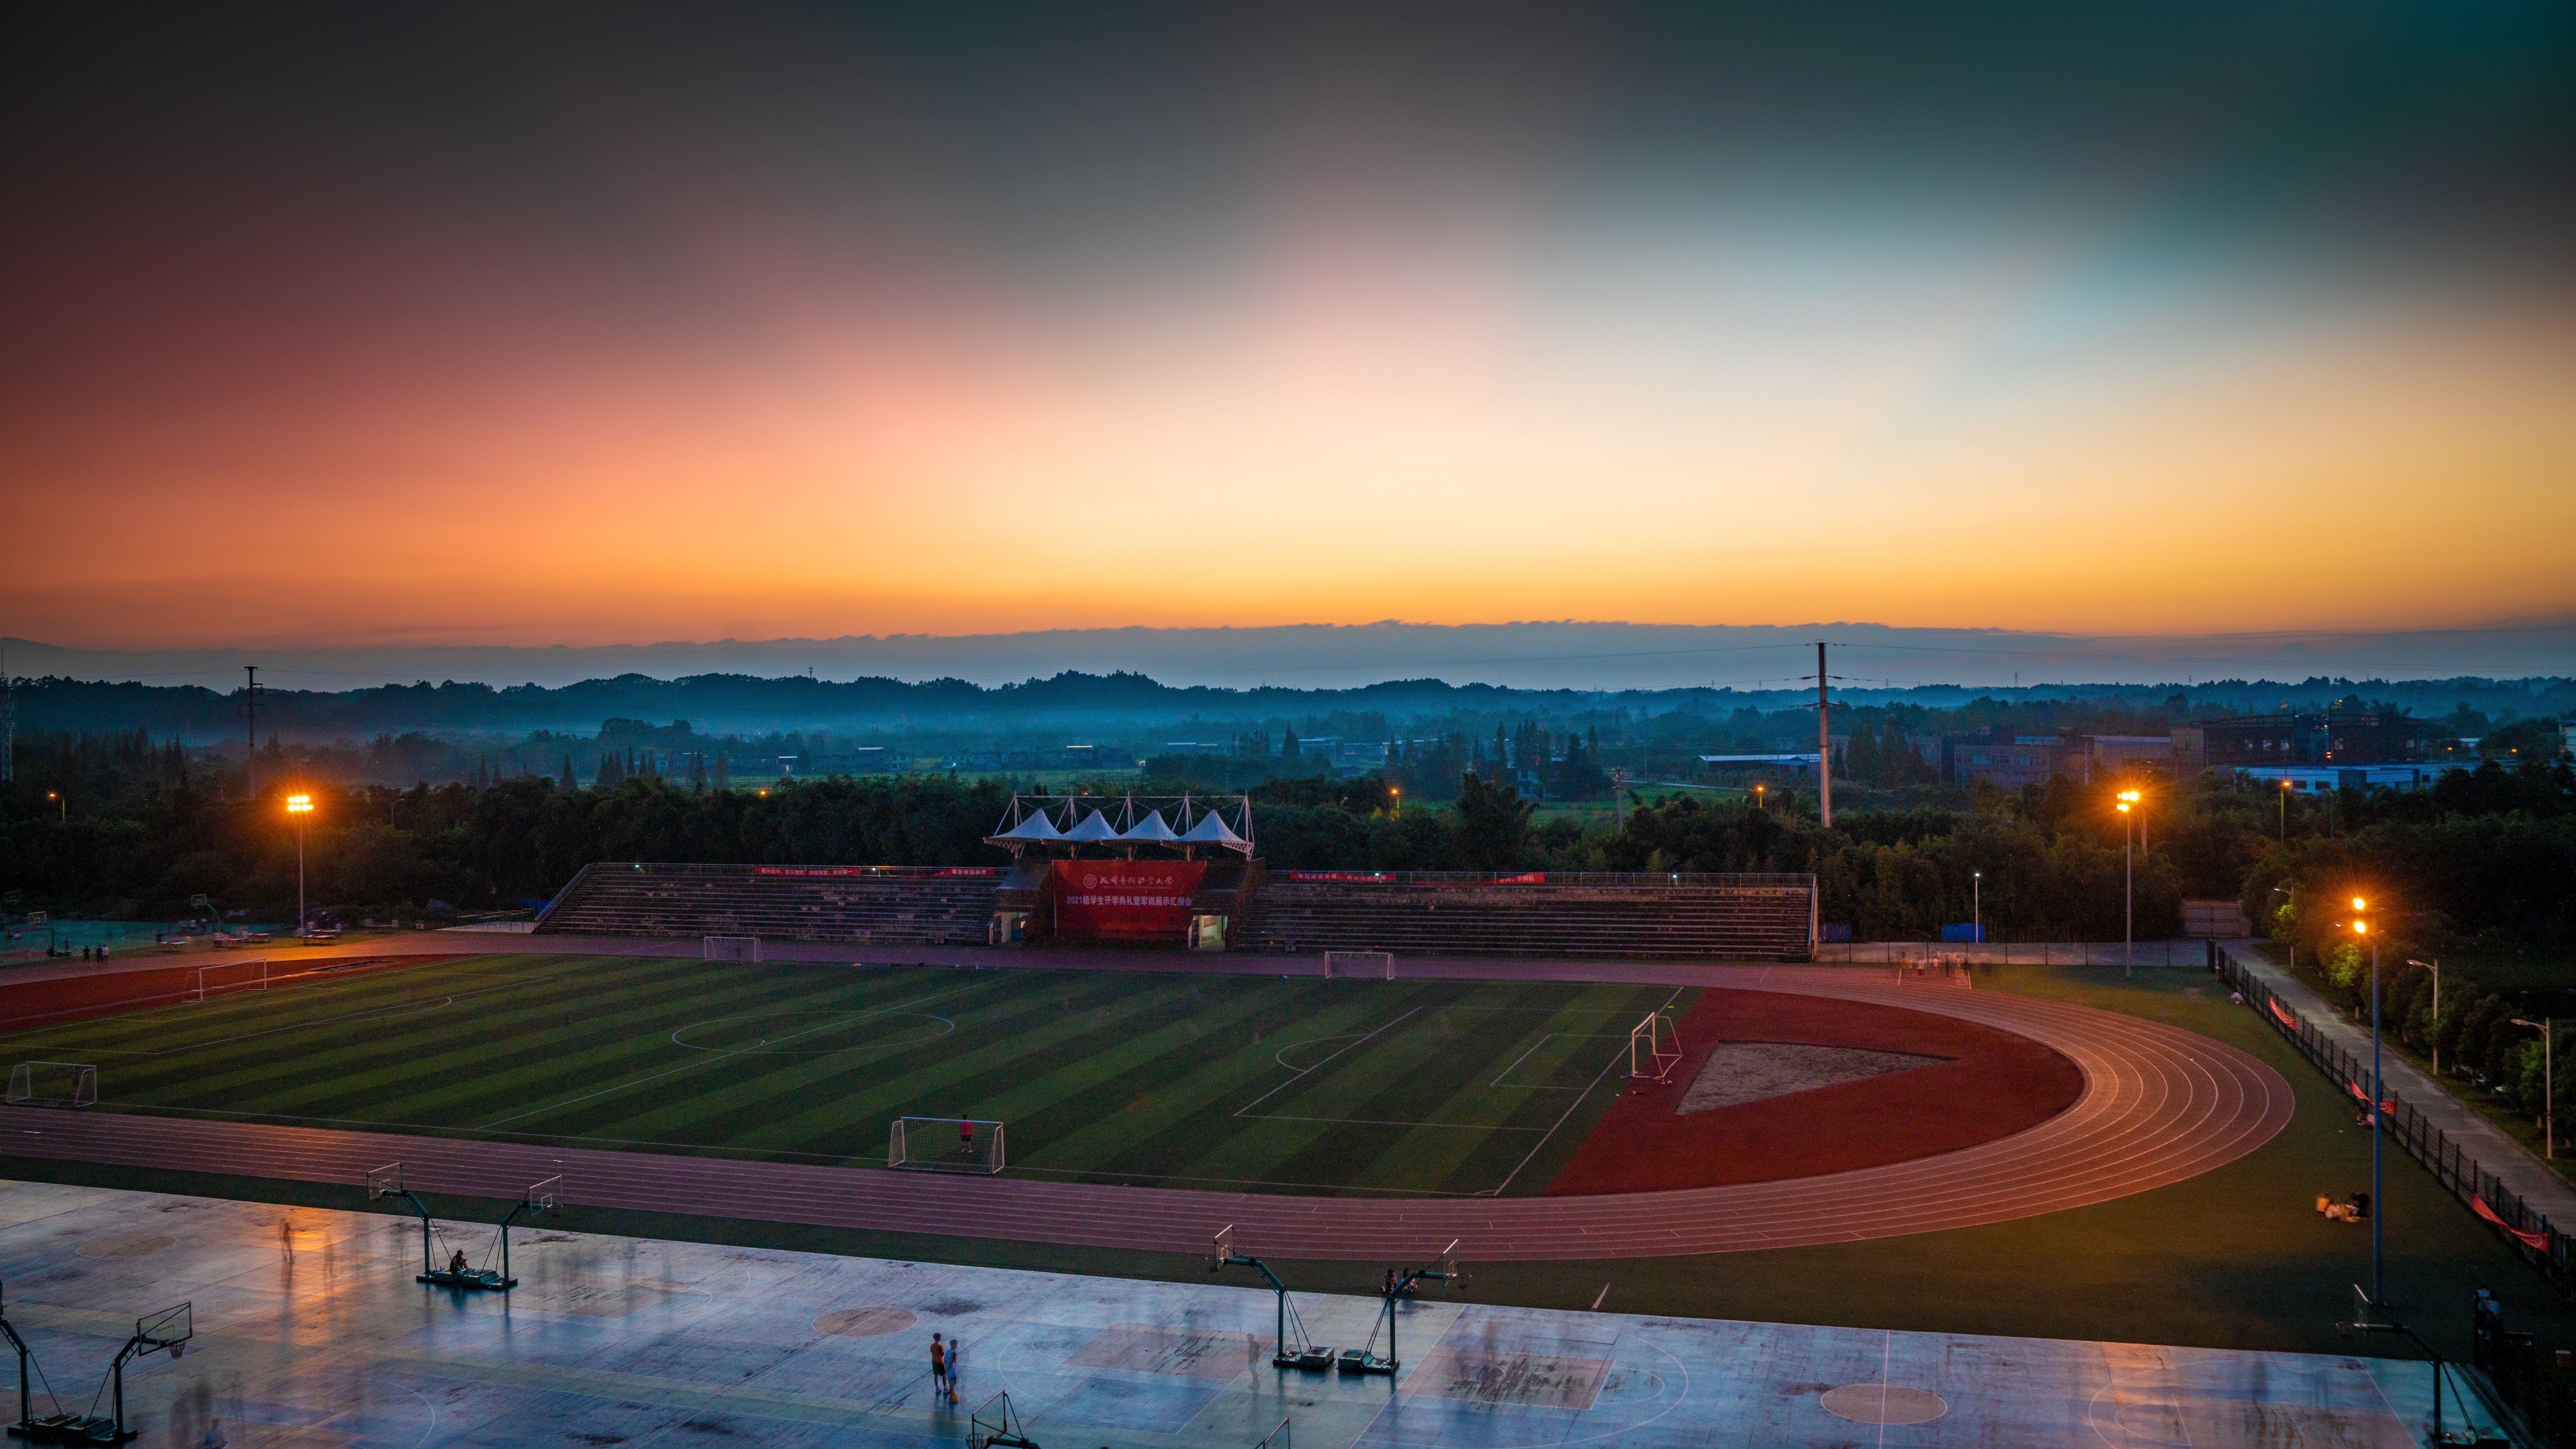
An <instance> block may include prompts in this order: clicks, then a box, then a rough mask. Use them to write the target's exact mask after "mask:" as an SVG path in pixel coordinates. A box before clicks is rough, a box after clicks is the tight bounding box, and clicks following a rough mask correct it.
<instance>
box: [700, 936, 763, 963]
mask: <svg viewBox="0 0 2576 1449" xmlns="http://www.w3.org/2000/svg"><path fill="white" fill-rule="evenodd" d="M706 959H707V960H709V961H757V960H759V959H760V938H759V937H758V936H709V937H707V954H706Z"/></svg>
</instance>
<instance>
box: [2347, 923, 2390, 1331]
mask: <svg viewBox="0 0 2576 1449" xmlns="http://www.w3.org/2000/svg"><path fill="white" fill-rule="evenodd" d="M2352 908H2353V911H2354V912H2355V919H2354V921H2353V923H2352V929H2353V934H2355V935H2357V936H2360V937H2363V938H2364V939H2366V940H2368V941H2369V942H2370V1301H2371V1302H2373V1303H2381V1302H2385V1301H2386V1300H2387V1286H2388V1285H2387V1282H2386V1280H2385V1276H2384V1273H2383V1267H2382V1265H2383V1259H2382V1256H2381V1252H2380V1248H2381V1242H2382V1237H2381V1229H2382V1227H2383V1226H2384V1225H2385V1224H2386V1222H2387V1219H2388V1195H2387V1194H2385V1193H2383V1192H2381V1191H2380V1190H2379V1145H2380V1139H2381V1138H2383V1137H2384V1136H2386V1135H2387V1127H2386V1124H2385V1122H2384V1121H2383V1120H2382V1119H2384V1118H2385V1117H2387V1115H2388V1114H2387V1113H2386V1112H2384V1111H2382V1110H2380V1109H2381V1104H2383V1103H2385V1102H2386V1101H2387V1100H2388V1088H2387V1087H2386V1086H2385V1085H2384V1084H2383V1083H2382V1082H2381V1080H2380V1076H2379V939H2378V938H2377V937H2375V936H2372V935H2371V934H2370V922H2368V921H2366V920H2362V919H2359V913H2360V912H2362V911H2365V910H2367V909H2369V906H2368V904H2367V903H2366V902H2364V901H2363V900H2362V898H2361V897H2359V896H2354V897H2353V898H2352Z"/></svg>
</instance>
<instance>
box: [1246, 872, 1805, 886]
mask: <svg viewBox="0 0 2576 1449" xmlns="http://www.w3.org/2000/svg"><path fill="white" fill-rule="evenodd" d="M1270 881H1271V883H1272V884H1274V885H1277V884H1287V885H1299V884H1304V883H1307V882H1316V883H1331V882H1343V883H1350V884H1358V885H1439V886H1474V885H1551V886H1664V887H1668V888H1669V887H1673V886H1695V887H1709V886H1717V887H1724V888H1734V889H1772V890H1799V891H1807V890H1813V889H1815V885H1816V878H1815V877H1814V876H1812V875H1796V874H1788V873H1772V874H1763V873H1757V872H1749V871H1747V872H1696V873H1695V872H1692V871H1678V872H1676V871H1660V870H1649V871H1619V870H1529V871H1508V870H1504V871H1490V870H1282V869H1279V868H1277V867H1272V868H1271V869H1270Z"/></svg>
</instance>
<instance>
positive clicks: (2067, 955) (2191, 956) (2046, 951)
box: [1815, 941, 2208, 966]
mask: <svg viewBox="0 0 2576 1449" xmlns="http://www.w3.org/2000/svg"><path fill="white" fill-rule="evenodd" d="M2205 945H2206V943H2205V942H2201V941H2139V942H2137V943H2136V944H2134V945H2123V944H2122V943H2120V942H2118V941H1986V942H1982V943H1980V942H1975V941H1819V942H1817V943H1816V956H1815V959H1816V960H1817V962H1818V963H1820V964H1823V963H1831V962H1848V963H1851V964H1853V965H1877V966H1894V965H1899V964H1902V963H1905V962H1909V961H1925V960H1930V961H1964V962H1966V963H1968V964H1970V965H1972V966H2118V965H2121V964H2122V963H2123V962H2126V963H2127V964H2130V965H2135V966H2200V965H2204V964H2206V962H2207V959H2208V958H2207V956H2206V955H2205V954H2204V950H2203V947H2204V946H2205Z"/></svg>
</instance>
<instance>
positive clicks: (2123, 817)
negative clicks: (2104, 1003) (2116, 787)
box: [2120, 790, 2138, 976]
mask: <svg viewBox="0 0 2576 1449" xmlns="http://www.w3.org/2000/svg"><path fill="white" fill-rule="evenodd" d="M2137 803H2138V792H2137V791H2135V790H2123V791H2121V792H2120V869H2121V871H2122V873H2123V875H2124V876H2125V877H2126V881H2127V884H2125V885H2124V886H2123V887H2122V888H2121V894H2120V974H2121V975H2123V976H2135V975H2137V974H2138V973H2137V970H2136V966H2135V962H2136V958H2137V952H2138V861H2137V857H2136V855H2135V854H2133V853H2132V852H2131V851H2130V849H2129V818H2130V817H2129V812H2130V809H2131V808H2132V807H2133V806H2135V805H2136V804H2137Z"/></svg>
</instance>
